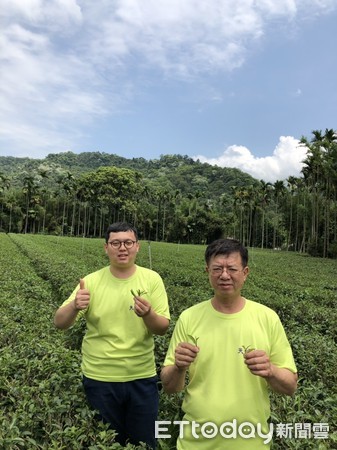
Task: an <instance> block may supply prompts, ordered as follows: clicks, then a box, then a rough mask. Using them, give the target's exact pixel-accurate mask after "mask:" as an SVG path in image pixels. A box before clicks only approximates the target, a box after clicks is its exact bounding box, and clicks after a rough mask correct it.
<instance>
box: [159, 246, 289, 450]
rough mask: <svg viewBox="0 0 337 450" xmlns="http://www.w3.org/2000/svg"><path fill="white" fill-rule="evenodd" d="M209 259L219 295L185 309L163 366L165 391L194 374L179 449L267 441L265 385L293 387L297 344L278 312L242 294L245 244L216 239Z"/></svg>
mask: <svg viewBox="0 0 337 450" xmlns="http://www.w3.org/2000/svg"><path fill="white" fill-rule="evenodd" d="M205 260H206V270H207V272H208V275H209V281H210V284H211V286H212V288H213V290H214V296H213V297H212V298H211V299H210V300H207V301H204V302H201V303H199V304H197V305H194V306H192V307H191V308H188V309H187V310H185V311H184V312H183V313H182V314H181V315H180V317H179V319H178V321H177V323H176V326H175V329H174V332H173V336H172V338H171V342H170V346H169V349H168V352H167V355H166V358H165V361H164V367H163V369H162V373H161V379H162V382H163V388H164V390H165V391H166V392H167V393H175V392H179V391H181V390H183V389H184V387H185V379H186V374H187V372H188V374H189V377H188V378H189V381H188V384H187V386H186V390H185V395H184V400H183V405H182V409H183V411H184V413H185V415H184V418H183V422H181V423H180V424H179V427H180V429H179V432H180V436H179V438H178V441H177V449H178V450H195V449H200V450H225V449H228V450H236V449H237V450H260V449H261V450H262V449H268V448H269V443H270V440H271V437H272V433H271V429H270V426H269V424H268V419H269V417H270V402H269V393H268V389H269V388H271V389H272V390H274V391H276V392H279V393H281V394H286V395H292V394H293V393H294V392H295V390H296V387H297V373H296V372H297V370H296V366H295V363H294V359H293V355H292V351H291V348H290V345H289V342H288V339H287V337H286V334H285V332H284V329H283V326H282V324H281V322H280V319H279V317H278V316H277V314H276V313H275V312H274V311H273V310H271V309H270V308H268V307H266V306H264V305H261V304H259V303H256V302H253V301H251V300H248V299H246V298H244V297H243V296H242V295H241V289H242V287H243V285H244V282H245V280H246V278H247V276H248V272H249V269H248V250H247V249H246V248H245V247H244V246H243V245H241V243H240V242H238V241H236V240H234V239H218V240H216V241H214V242H213V243H211V244H210V245H209V246H208V247H207V249H206V253H205Z"/></svg>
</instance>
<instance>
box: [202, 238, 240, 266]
mask: <svg viewBox="0 0 337 450" xmlns="http://www.w3.org/2000/svg"><path fill="white" fill-rule="evenodd" d="M231 253H240V255H241V260H242V265H243V267H246V266H247V264H248V250H247V248H246V247H245V246H244V245H243V244H241V242H240V241H238V240H236V239H216V240H215V241H213V242H211V243H210V244H209V245H208V246H207V248H206V251H205V260H206V264H207V265H208V264H209V262H210V260H211V258H213V257H214V256H217V255H229V254H231Z"/></svg>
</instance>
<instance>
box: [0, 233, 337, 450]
mask: <svg viewBox="0 0 337 450" xmlns="http://www.w3.org/2000/svg"><path fill="white" fill-rule="evenodd" d="M0 248H1V253H0V283H1V287H2V293H1V297H0V449H6V450H7V449H8V450H15V449H29V450H30V449H44V450H47V449H48V450H50V449H51V450H53V449H55V450H56V449H57V450H61V449H66V450H70V449H71V450H73V449H90V450H96V449H119V448H121V447H120V446H119V445H118V444H116V443H114V441H113V438H114V433H113V432H112V431H110V430H107V429H106V427H103V426H102V425H100V424H97V423H95V421H94V418H93V413H92V412H91V411H90V410H89V408H88V407H87V405H86V402H85V398H84V394H83V391H82V385H81V372H80V352H79V349H80V344H81V339H82V335H83V331H84V324H83V323H79V324H77V325H76V326H75V327H73V329H72V330H70V331H68V332H66V333H64V332H60V331H58V330H56V329H55V328H54V326H53V323H52V319H53V314H54V312H55V310H56V308H57V307H58V306H59V305H60V304H61V303H62V301H63V300H64V299H65V298H67V296H68V295H69V293H70V292H71V291H72V289H73V288H74V286H75V284H76V283H77V282H78V280H79V278H80V277H82V276H84V275H86V274H87V273H89V272H92V271H94V270H97V269H99V268H100V267H102V266H103V265H107V264H108V260H107V258H106V255H105V253H104V251H103V241H102V240H99V239H79V238H62V237H53V236H32V235H13V234H11V235H5V234H0ZM204 250H205V247H203V246H187V245H185V246H182V245H178V244H165V243H155V242H152V243H148V242H142V245H141V250H140V252H139V254H138V261H137V262H138V263H139V264H141V265H144V266H147V267H152V268H153V269H154V270H156V271H158V272H159V273H160V274H161V276H162V277H163V279H164V282H165V285H166V288H167V292H168V295H169V300H170V309H171V315H172V320H171V325H170V329H169V332H168V333H167V335H166V336H164V337H156V358H157V365H158V370H159V369H160V365H161V364H162V362H163V359H164V356H165V352H166V349H167V346H168V342H169V338H170V335H171V333H172V329H173V326H174V323H175V321H176V319H177V317H178V316H179V314H180V312H181V311H182V310H184V309H185V308H186V307H188V306H190V305H192V304H195V303H197V302H200V301H202V300H206V299H208V298H210V297H211V289H210V287H209V284H208V278H207V276H206V273H205V270H204V266H205V264H204V260H203V253H204ZM249 265H250V269H251V272H250V275H249V277H248V280H247V282H246V285H245V288H244V292H243V294H244V295H245V296H246V297H247V298H250V299H252V300H255V301H258V302H261V303H264V304H266V305H268V306H270V307H271V308H273V309H274V310H276V311H277V313H278V314H279V315H280V317H281V319H282V322H283V324H284V326H285V328H286V331H287V334H288V337H289V340H290V342H291V344H292V347H293V351H294V355H295V359H296V363H297V366H298V370H299V376H300V382H299V389H298V391H297V393H296V395H295V396H294V397H293V398H288V397H283V396H279V395H276V394H272V405H273V408H272V421H273V422H274V423H285V424H296V423H310V424H312V423H328V424H329V436H328V439H322V440H318V439H313V438H312V437H311V438H310V439H294V438H293V439H287V438H275V440H274V445H273V448H274V449H275V450H278V449H280V450H282V449H303V450H304V449H316V450H317V449H319V450H323V449H333V448H337V437H336V427H337V390H336V385H337V375H336V374H337V352H336V346H337V342H336V339H337V330H336V324H337V313H336V304H337V277H336V268H337V262H336V261H332V260H323V259H314V258H310V257H307V256H304V255H298V254H294V253H283V252H272V251H261V250H254V249H250V264H249ZM159 388H160V385H159ZM181 399H182V394H177V395H174V396H167V395H166V394H164V393H163V392H161V396H160V415H159V419H160V420H174V419H178V418H180V417H181V411H180V405H181ZM175 433H176V432H175V431H174V430H172V438H171V439H166V440H165V439H163V440H161V441H159V444H158V448H159V450H168V449H174V448H175V438H176V434H175ZM128 448H130V449H131V448H135V447H133V446H129V447H128ZM138 448H141V447H138Z"/></svg>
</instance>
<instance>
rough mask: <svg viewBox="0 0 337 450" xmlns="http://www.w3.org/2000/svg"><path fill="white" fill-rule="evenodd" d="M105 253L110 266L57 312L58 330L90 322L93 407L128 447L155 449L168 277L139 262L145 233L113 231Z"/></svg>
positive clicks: (120, 227)
mask: <svg viewBox="0 0 337 450" xmlns="http://www.w3.org/2000/svg"><path fill="white" fill-rule="evenodd" d="M105 242H106V243H105V252H106V254H107V255H108V257H109V260H110V265H109V266H107V267H104V268H103V269H100V270H98V271H97V272H94V273H91V274H89V275H87V276H85V277H84V278H83V279H80V283H79V285H78V286H77V287H76V288H75V290H74V291H73V292H72V294H71V295H70V297H69V298H68V299H67V300H66V301H65V302H64V303H63V304H62V305H61V307H60V308H59V309H58V310H57V311H56V314H55V318H54V322H55V325H56V327H58V328H61V329H68V328H69V327H71V326H72V325H73V324H74V322H75V320H77V319H78V318H79V317H80V316H84V318H85V319H86V323H87V331H86V334H85V336H84V339H83V343H82V355H83V356H82V371H83V385H84V389H85V392H86V396H87V399H88V402H89V404H90V405H91V406H92V407H93V408H94V409H97V410H98V411H99V413H100V418H101V419H102V420H103V421H104V422H106V423H110V424H111V428H113V429H114V430H116V431H117V433H118V435H117V437H116V440H117V441H118V442H119V443H120V444H122V445H124V446H125V445H126V444H127V442H130V443H131V444H136V445H137V444H138V443H139V442H145V443H146V444H147V445H148V446H149V447H150V448H153V449H154V448H155V426H154V424H155V420H156V418H157V413H158V398H159V395H158V389H157V376H156V366H155V359H154V340H153V334H158V335H163V334H165V332H166V330H167V328H168V326H169V319H170V314H169V307H168V301H167V295H166V291H165V287H164V284H163V281H162V279H161V277H160V275H159V274H158V273H156V272H154V271H153V270H150V269H147V268H144V267H140V266H138V265H137V264H136V263H135V260H136V255H137V252H138V250H139V242H138V234H137V230H136V229H135V228H134V227H133V226H132V225H130V224H128V223H124V222H119V223H114V224H112V225H110V226H109V228H108V229H107V232H106V237H105Z"/></svg>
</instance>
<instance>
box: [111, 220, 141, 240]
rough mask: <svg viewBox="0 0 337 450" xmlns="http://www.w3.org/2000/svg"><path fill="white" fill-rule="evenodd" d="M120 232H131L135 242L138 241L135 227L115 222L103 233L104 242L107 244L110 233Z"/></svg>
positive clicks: (126, 223)
mask: <svg viewBox="0 0 337 450" xmlns="http://www.w3.org/2000/svg"><path fill="white" fill-rule="evenodd" d="M120 231H133V233H134V235H135V238H136V241H138V231H137V228H136V227H134V226H133V225H131V223H128V222H115V223H112V224H111V225H109V226H108V229H107V230H106V233H105V242H108V240H109V237H110V233H119V232H120Z"/></svg>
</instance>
